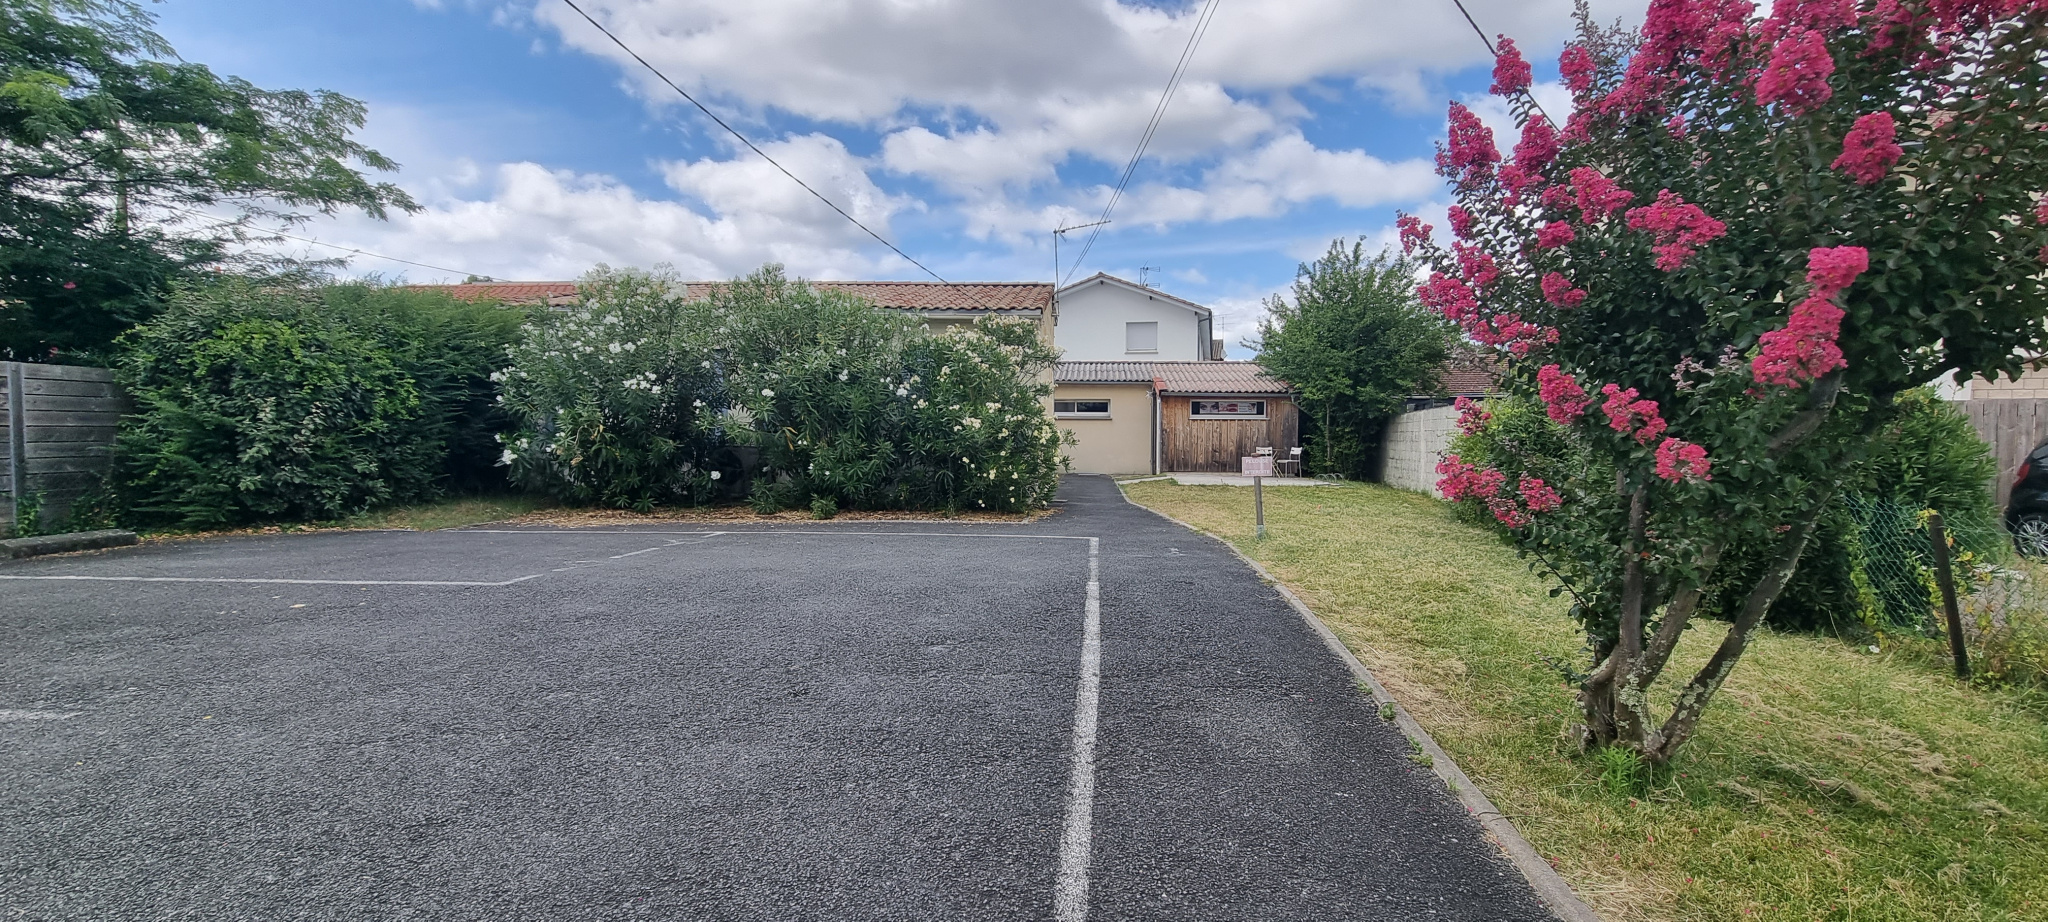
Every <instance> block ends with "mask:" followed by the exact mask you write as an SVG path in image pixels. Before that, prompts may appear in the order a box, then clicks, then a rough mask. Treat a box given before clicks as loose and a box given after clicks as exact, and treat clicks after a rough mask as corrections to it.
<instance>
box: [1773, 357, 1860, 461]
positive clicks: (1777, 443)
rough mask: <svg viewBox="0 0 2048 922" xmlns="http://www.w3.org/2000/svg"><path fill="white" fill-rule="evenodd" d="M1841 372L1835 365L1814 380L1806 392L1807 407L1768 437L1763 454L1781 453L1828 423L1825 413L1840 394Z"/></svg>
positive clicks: (1832, 406) (1833, 405)
mask: <svg viewBox="0 0 2048 922" xmlns="http://www.w3.org/2000/svg"><path fill="white" fill-rule="evenodd" d="M1843 374H1844V372H1843V370H1842V369H1839V368H1838V369H1835V370H1834V371H1831V372H1828V373H1827V374H1825V375H1823V376H1821V377H1820V379H1819V380H1816V381H1814V382H1813V389H1812V390H1810V391H1808V392H1807V397H1806V409H1804V410H1801V411H1799V412H1798V413H1797V414H1795V415H1793V417H1792V418H1791V419H1790V420H1788V421H1786V423H1785V426H1784V428H1781V429H1779V430H1778V432H1777V434H1775V435H1773V436H1771V441H1770V443H1769V444H1767V445H1765V446H1764V453H1765V454H1768V455H1779V454H1783V453H1784V451H1785V449H1788V448H1791V447H1792V446H1794V445H1797V444H1799V443H1800V442H1801V441H1802V440H1804V439H1805V438H1806V437H1807V436H1809V435H1812V434H1814V433H1815V432H1816V431H1819V429H1820V426H1821V424H1822V423H1824V422H1827V419H1828V412H1829V411H1830V410H1833V409H1834V407H1835V398H1836V397H1839V396H1841V393H1842V381H1843Z"/></svg>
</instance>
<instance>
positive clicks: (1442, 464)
mask: <svg viewBox="0 0 2048 922" xmlns="http://www.w3.org/2000/svg"><path fill="white" fill-rule="evenodd" d="M1436 472H1437V473H1438V474H1441V475H1442V476H1441V477H1439V478H1437V482H1436V489H1437V492H1439V493H1442V494H1443V495H1444V498H1445V499H1448V500H1451V501H1452V502H1457V501H1459V500H1466V499H1490V498H1492V497H1494V496H1497V495H1499V494H1500V488H1501V487H1502V486H1503V485H1505V484H1506V483H1507V482H1508V476H1507V475H1506V474H1503V473H1501V472H1499V471H1496V470H1493V469H1491V468H1481V467H1477V466H1475V465H1471V464H1466V463H1465V462H1464V461H1461V460H1459V459H1458V456H1457V455H1445V456H1444V459H1443V460H1442V461H1438V462H1437V464H1436Z"/></svg>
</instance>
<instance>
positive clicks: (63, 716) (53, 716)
mask: <svg viewBox="0 0 2048 922" xmlns="http://www.w3.org/2000/svg"><path fill="white" fill-rule="evenodd" d="M78 713H79V712H77V711H38V710H35V709H34V708H0V724H5V723H13V722H15V721H17V720H69V719H71V718H73V717H77V716H78Z"/></svg>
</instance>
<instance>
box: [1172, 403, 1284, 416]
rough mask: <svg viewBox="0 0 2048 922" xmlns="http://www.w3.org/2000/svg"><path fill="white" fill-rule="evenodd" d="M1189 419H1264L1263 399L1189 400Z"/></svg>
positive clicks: (1264, 407) (1264, 406) (1264, 404)
mask: <svg viewBox="0 0 2048 922" xmlns="http://www.w3.org/2000/svg"><path fill="white" fill-rule="evenodd" d="M1188 418H1189V419H1265V418H1266V402H1265V401H1263V400H1190V401H1188Z"/></svg>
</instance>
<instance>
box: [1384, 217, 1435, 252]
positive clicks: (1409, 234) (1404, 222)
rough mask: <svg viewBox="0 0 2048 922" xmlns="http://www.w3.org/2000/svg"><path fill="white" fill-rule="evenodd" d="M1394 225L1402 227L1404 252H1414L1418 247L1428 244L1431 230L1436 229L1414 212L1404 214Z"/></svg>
mask: <svg viewBox="0 0 2048 922" xmlns="http://www.w3.org/2000/svg"><path fill="white" fill-rule="evenodd" d="M1394 226H1396V227H1399V228H1400V229H1401V252H1402V253H1413V252H1415V248H1416V247H1418V246H1422V245H1424V244H1427V243H1428V242H1429V232H1430V231H1433V230H1435V229H1436V228H1433V227H1431V226H1429V225H1427V224H1424V223H1422V219H1421V218H1418V217H1416V216H1414V215H1412V214H1404V215H1402V216H1401V219H1400V220H1398V221H1395V222H1394Z"/></svg>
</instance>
